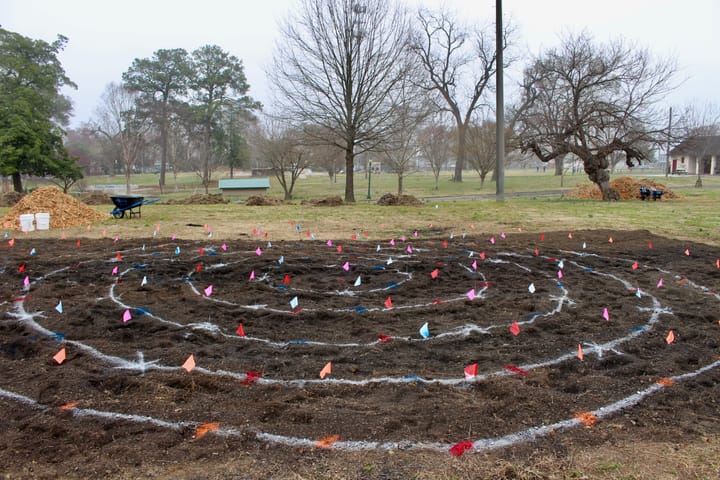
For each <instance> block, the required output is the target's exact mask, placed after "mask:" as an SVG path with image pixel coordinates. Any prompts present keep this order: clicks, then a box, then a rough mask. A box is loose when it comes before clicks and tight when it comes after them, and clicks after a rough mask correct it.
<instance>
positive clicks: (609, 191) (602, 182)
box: [584, 157, 620, 201]
mask: <svg viewBox="0 0 720 480" xmlns="http://www.w3.org/2000/svg"><path fill="white" fill-rule="evenodd" d="M584 165H585V173H587V174H588V177H589V178H590V180H591V181H592V182H593V183H595V184H596V185H597V186H598V188H599V189H600V192H601V193H602V199H603V200H607V201H610V200H620V194H619V193H618V192H617V190H615V189H614V188H612V187H611V186H610V173H609V172H608V170H607V167H608V166H609V164H608V161H607V159H606V158H604V157H591V158H588V159H585V161H584Z"/></svg>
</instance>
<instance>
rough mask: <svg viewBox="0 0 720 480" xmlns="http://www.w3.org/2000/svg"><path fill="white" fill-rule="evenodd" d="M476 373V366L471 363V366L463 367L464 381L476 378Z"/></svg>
mask: <svg viewBox="0 0 720 480" xmlns="http://www.w3.org/2000/svg"><path fill="white" fill-rule="evenodd" d="M477 372H478V364H477V363H473V364H472V365H468V366H467V367H465V370H464V373H465V380H471V379H473V378H475V377H477Z"/></svg>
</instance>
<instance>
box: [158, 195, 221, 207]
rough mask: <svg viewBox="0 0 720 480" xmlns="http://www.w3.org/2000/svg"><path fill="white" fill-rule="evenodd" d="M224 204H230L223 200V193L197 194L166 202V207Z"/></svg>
mask: <svg viewBox="0 0 720 480" xmlns="http://www.w3.org/2000/svg"><path fill="white" fill-rule="evenodd" d="M222 203H228V201H227V200H225V199H224V198H223V196H222V193H208V194H200V193H196V194H195V195H191V196H189V197H187V198H182V199H177V198H175V199H170V200H167V201H166V202H165V204H166V205H219V204H222Z"/></svg>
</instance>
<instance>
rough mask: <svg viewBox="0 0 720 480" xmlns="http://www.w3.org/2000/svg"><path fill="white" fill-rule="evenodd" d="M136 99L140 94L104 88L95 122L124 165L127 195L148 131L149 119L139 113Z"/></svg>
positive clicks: (115, 87) (109, 87)
mask: <svg viewBox="0 0 720 480" xmlns="http://www.w3.org/2000/svg"><path fill="white" fill-rule="evenodd" d="M137 100H138V94H137V93H134V92H132V91H130V90H129V89H127V88H125V87H123V86H122V85H118V84H117V83H110V84H108V85H107V86H106V87H105V91H104V92H103V94H102V97H101V100H100V102H101V103H100V105H99V106H98V108H97V110H96V112H95V117H96V118H95V121H94V122H93V127H94V130H95V131H97V132H98V133H100V134H101V135H102V136H103V137H104V138H105V139H106V140H107V142H108V143H109V144H110V146H111V148H112V150H113V151H115V152H116V153H117V156H118V159H119V160H120V161H121V162H122V167H123V170H124V172H125V191H126V193H127V194H130V175H131V174H132V173H133V169H134V166H135V161H136V160H137V159H138V156H139V155H140V151H141V149H142V148H143V146H144V144H145V133H146V132H147V130H148V128H149V123H148V121H147V117H145V116H144V115H141V114H140V113H139V112H138V109H137Z"/></svg>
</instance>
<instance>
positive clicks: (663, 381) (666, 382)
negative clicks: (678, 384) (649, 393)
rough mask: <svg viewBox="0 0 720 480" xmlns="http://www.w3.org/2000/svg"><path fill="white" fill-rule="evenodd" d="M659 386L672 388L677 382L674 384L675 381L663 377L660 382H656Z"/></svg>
mask: <svg viewBox="0 0 720 480" xmlns="http://www.w3.org/2000/svg"><path fill="white" fill-rule="evenodd" d="M656 383H657V384H658V385H662V386H663V387H672V386H673V384H674V383H675V382H673V379H672V378H670V377H663V378H661V379H660V380H658V381H657V382H656Z"/></svg>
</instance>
